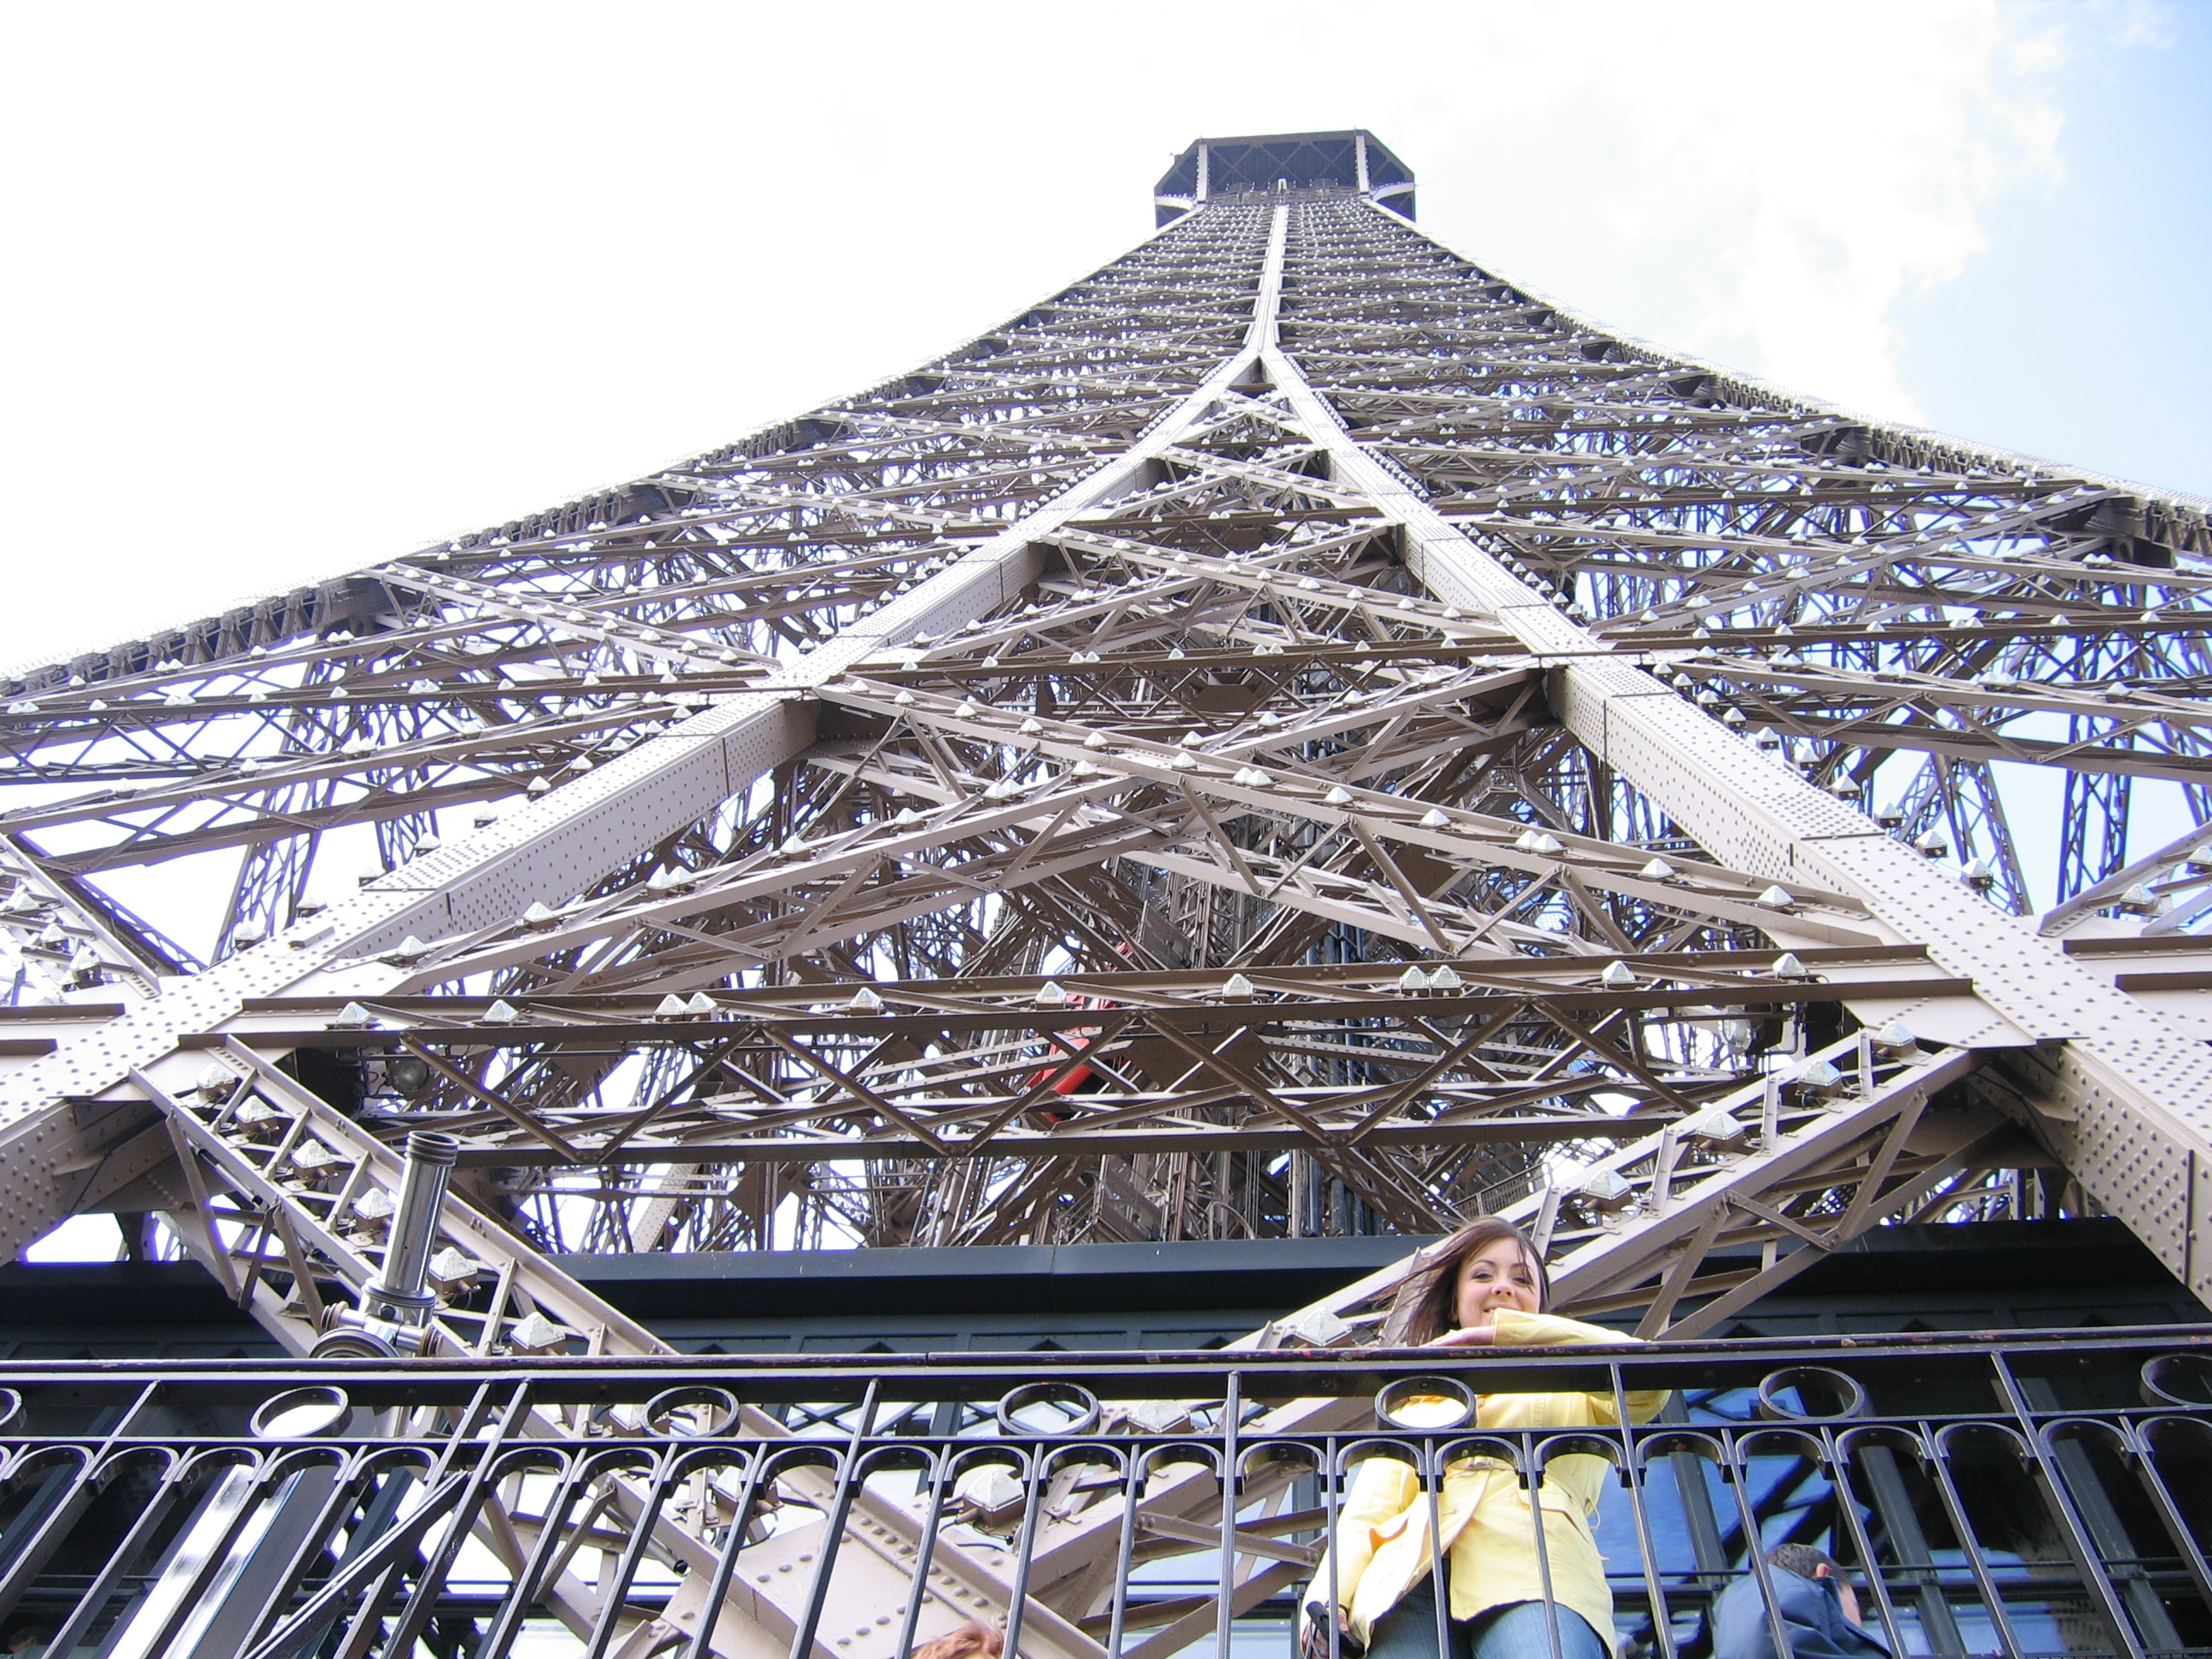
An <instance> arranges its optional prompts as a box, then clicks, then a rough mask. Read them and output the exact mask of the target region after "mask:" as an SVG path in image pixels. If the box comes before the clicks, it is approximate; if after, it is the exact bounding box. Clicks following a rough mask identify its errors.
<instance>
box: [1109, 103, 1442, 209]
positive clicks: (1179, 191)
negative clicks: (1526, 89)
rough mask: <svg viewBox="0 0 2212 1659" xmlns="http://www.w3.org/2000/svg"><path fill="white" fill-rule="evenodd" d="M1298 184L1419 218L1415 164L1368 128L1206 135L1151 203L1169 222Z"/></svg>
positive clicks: (1179, 162)
mask: <svg viewBox="0 0 2212 1659" xmlns="http://www.w3.org/2000/svg"><path fill="white" fill-rule="evenodd" d="M1299 190H1356V191H1359V192H1360V193H1361V194H1362V195H1364V196H1367V197H1370V198H1372V199H1373V200H1375V201H1376V202H1379V203H1381V204H1383V206H1385V207H1387V208H1389V210H1391V211H1392V212H1394V213H1395V214H1398V215H1399V216H1401V217H1403V218H1407V219H1411V218H1412V217H1413V171H1412V169H1410V168H1409V167H1407V165H1406V164H1405V163H1404V162H1403V161H1400V160H1399V159H1398V158H1397V157H1396V156H1395V155H1393V154H1391V152H1390V149H1389V146H1388V145H1387V144H1385V143H1383V141H1382V140H1381V139H1379V138H1377V137H1376V136H1375V135H1374V134H1373V133H1371V132H1369V131H1366V129H1364V127H1353V128H1350V129H1347V130H1346V131H1342V132H1277V133H1267V134H1263V135H1261V136H1259V137H1245V138H1200V139H1199V140H1198V141H1197V142H1196V143H1194V144H1192V145H1191V147H1190V148H1189V149H1186V150H1185V151H1183V153H1182V155H1178V156H1176V159H1175V162H1174V164H1173V165H1172V166H1170V167H1169V168H1168V170H1167V171H1166V172H1165V173H1163V174H1162V175H1161V176H1160V181H1159V183H1158V184H1157V185H1153V186H1152V205H1153V208H1154V210H1156V211H1157V213H1158V222H1159V223H1161V224H1163V225H1164V224H1167V223H1169V222H1170V221H1172V220H1176V219H1179V218H1181V217H1182V216H1183V215H1184V214H1186V213H1188V212H1189V211H1190V210H1192V209H1193V208H1194V207H1196V206H1197V205H1198V204H1200V203H1201V202H1210V201H1214V200H1218V198H1220V197H1234V196H1247V195H1250V194H1253V193H1255V192H1257V191H1299Z"/></svg>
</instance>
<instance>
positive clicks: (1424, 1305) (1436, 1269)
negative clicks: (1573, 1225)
mask: <svg viewBox="0 0 2212 1659" xmlns="http://www.w3.org/2000/svg"><path fill="white" fill-rule="evenodd" d="M1551 1297H1552V1286H1551V1281H1550V1280H1549V1279H1547V1278H1546V1277H1545V1275H1544V1261H1543V1258H1542V1257H1541V1256H1539V1255H1537V1254H1536V1252H1535V1250H1534V1249H1533V1248H1532V1247H1531V1246H1530V1244H1529V1243H1528V1240H1527V1239H1526V1238H1524V1237H1522V1233H1521V1230H1520V1229H1519V1228H1518V1227H1516V1226H1515V1225H1513V1224H1512V1223H1511V1222H1510V1221H1501V1220H1499V1219H1498V1218H1497V1217H1496V1216H1492V1215H1485V1216H1477V1217H1476V1218H1474V1220H1472V1221H1470V1222H1468V1224H1467V1225H1465V1226H1464V1227H1462V1228H1461V1229H1460V1230H1459V1231H1457V1232H1455V1233H1454V1234H1453V1235H1452V1236H1451V1237H1449V1238H1448V1239H1446V1240H1445V1241H1444V1242H1443V1243H1442V1244H1441V1245H1439V1246H1438V1247H1437V1249H1436V1252H1435V1254H1434V1255H1432V1256H1431V1258H1430V1260H1429V1262H1428V1264H1427V1265H1426V1266H1425V1267H1423V1269H1422V1270H1421V1271H1420V1272H1419V1273H1417V1274H1415V1275H1414V1276H1413V1278H1411V1279H1407V1281H1406V1284H1405V1285H1404V1286H1403V1287H1402V1288H1401V1290H1400V1291H1399V1292H1398V1304H1397V1308H1396V1310H1395V1314H1394V1317H1393V1318H1392V1319H1391V1321H1390V1323H1391V1325H1392V1326H1394V1327H1397V1330H1396V1332H1395V1334H1396V1335H1397V1338H1398V1340H1401V1341H1403V1342H1405V1343H1407V1345H1409V1346H1418V1345H1419V1344H1421V1343H1424V1342H1433V1341H1434V1340H1436V1339H1437V1338H1438V1337H1440V1336H1442V1335H1443V1334H1444V1333H1445V1332H1446V1331H1452V1330H1465V1329H1468V1328H1472V1327H1475V1326H1480V1325H1487V1324H1489V1323H1490V1322H1491V1320H1492V1318H1493V1317H1494V1316H1495V1315H1496V1314H1497V1311H1498V1309H1500V1308H1513V1309H1516V1310H1519V1311H1521V1312H1522V1313H1541V1312H1543V1311H1544V1309H1545V1307H1546V1305H1547V1304H1548V1303H1549V1302H1550V1301H1551Z"/></svg>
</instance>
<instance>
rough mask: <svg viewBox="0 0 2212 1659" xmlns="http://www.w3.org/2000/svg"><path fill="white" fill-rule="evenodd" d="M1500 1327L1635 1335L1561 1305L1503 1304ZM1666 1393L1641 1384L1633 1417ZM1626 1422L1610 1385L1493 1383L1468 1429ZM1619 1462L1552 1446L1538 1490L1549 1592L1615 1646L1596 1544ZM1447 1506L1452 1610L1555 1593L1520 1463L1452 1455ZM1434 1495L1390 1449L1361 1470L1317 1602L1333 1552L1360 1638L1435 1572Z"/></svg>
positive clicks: (1631, 1399)
mask: <svg viewBox="0 0 2212 1659" xmlns="http://www.w3.org/2000/svg"><path fill="white" fill-rule="evenodd" d="M1496 1329H1497V1340H1498V1344H1499V1345H1500V1346H1546V1345H1549V1344H1553V1343H1568V1342H1625V1341H1628V1340H1632V1339H1630V1338H1627V1337H1625V1336H1623V1335H1622V1334H1620V1332H1618V1331H1608V1330H1606V1329H1603V1328H1601V1327H1599V1326H1595V1325H1584V1324H1582V1323H1580V1322H1578V1321H1576V1320H1572V1319H1561V1318H1559V1316H1556V1315H1553V1314H1525V1313H1520V1312H1517V1311H1516V1310H1511V1309H1501V1310H1499V1311H1498V1316H1497V1327H1496ZM1472 1358H1474V1364H1477V1365H1480V1364H1481V1360H1480V1357H1479V1356H1473V1357H1472ZM1666 1401H1667V1395H1666V1391H1665V1390H1663V1389H1662V1390H1658V1391H1656V1392H1654V1391H1647V1392H1641V1393H1632V1394H1631V1395H1629V1396H1628V1415H1629V1419H1630V1421H1632V1422H1636V1423H1641V1422H1644V1421H1645V1420H1647V1419H1650V1418H1651V1417H1652V1416H1654V1415H1656V1413H1657V1412H1658V1410H1659V1407H1661V1406H1662V1405H1664V1404H1665V1403H1666ZM1618 1421H1619V1419H1618V1417H1617V1415H1616V1413H1615V1411H1614V1408H1613V1395H1611V1394H1610V1393H1606V1394H1486V1395H1482V1396H1481V1398H1480V1403H1479V1404H1478V1406H1477V1407H1476V1413H1475V1421H1474V1427H1473V1428H1472V1429H1469V1430H1468V1431H1465V1432H1469V1433H1472V1432H1474V1431H1476V1430H1481V1429H1497V1430H1507V1431H1510V1430H1516V1429H1539V1430H1546V1429H1548V1430H1565V1429H1580V1428H1591V1427H1599V1426H1612V1425H1615V1424H1617V1423H1618ZM1609 1473H1610V1471H1609V1468H1608V1466H1607V1462H1606V1460H1605V1459H1604V1458H1602V1457H1600V1456H1597V1455H1595V1454H1594V1453H1589V1452H1571V1453H1568V1454H1566V1455H1563V1456H1559V1457H1554V1458H1553V1460H1552V1461H1551V1462H1550V1463H1549V1464H1548V1465H1547V1467H1546V1468H1545V1471H1544V1480H1543V1485H1542V1486H1541V1489H1540V1490H1539V1493H1538V1497H1539V1499H1540V1501H1541V1504H1542V1506H1543V1512H1544V1550H1545V1554H1546V1555H1547V1557H1548V1558H1549V1559H1548V1562H1547V1564H1546V1565H1549V1567H1550V1569H1551V1582H1552V1595H1551V1598H1550V1599H1552V1600H1553V1601H1558V1602H1559V1603H1560V1604H1561V1605H1562V1606H1565V1607H1572V1608H1573V1609H1574V1610H1575V1611H1576V1612H1577V1613H1580V1614H1582V1616H1583V1618H1585V1619H1587V1620H1589V1625H1590V1628H1591V1629H1592V1630H1594V1631H1595V1632H1597V1634H1598V1637H1599V1638H1600V1639H1601V1640H1602V1641H1604V1642H1605V1643H1606V1644H1607V1647H1608V1648H1614V1647H1617V1645H1618V1643H1617V1640H1616V1638H1615V1636H1614V1633H1613V1592H1612V1591H1611V1590H1609V1589H1607V1588H1606V1582H1605V1561H1604V1558H1603V1557H1601V1556H1600V1555H1599V1554H1598V1553H1597V1544H1596V1541H1595V1538H1594V1537H1593V1535H1592V1532H1591V1528H1593V1526H1594V1525H1595V1522H1596V1519H1597V1505H1598V1498H1599V1496H1600V1495H1601V1493H1602V1492H1603V1491H1604V1489H1605V1481H1606V1480H1607V1476H1608V1474H1609ZM1437 1522H1438V1533H1439V1537H1440V1539H1441V1547H1443V1549H1445V1550H1447V1551H1449V1558H1448V1559H1449V1561H1450V1571H1449V1577H1448V1580H1447V1582H1448V1583H1449V1585H1450V1589H1451V1616H1452V1617H1453V1618H1454V1619H1472V1618H1474V1616H1475V1615H1476V1614H1477V1613H1484V1612H1486V1611H1487V1610H1488V1609H1490V1608H1492V1607H1504V1606H1506V1605H1508V1604H1510V1603H1511V1602H1515V1601H1543V1600H1545V1599H1546V1597H1545V1594H1544V1577H1543V1571H1542V1566H1541V1565H1540V1564H1539V1562H1538V1559H1537V1555H1536V1540H1535V1529H1534V1526H1533V1525H1532V1524H1531V1522H1530V1517H1529V1513H1528V1492H1525V1491H1523V1490H1522V1486H1521V1482H1520V1477H1519V1476H1518V1475H1517V1474H1515V1473H1514V1472H1513V1471H1512V1470H1511V1469H1510V1468H1506V1467H1505V1466H1504V1464H1503V1463H1501V1462H1497V1461H1495V1460H1492V1459H1490V1458H1480V1457H1468V1458H1462V1459H1459V1460H1458V1461H1456V1462H1453V1463H1452V1464H1451V1465H1450V1466H1449V1468H1446V1469H1445V1471H1444V1478H1443V1489H1442V1490H1441V1491H1440V1492H1438V1493H1437ZM1428 1532H1429V1500H1428V1497H1427V1494H1425V1492H1422V1491H1421V1486H1420V1480H1419V1477H1418V1476H1416V1475H1415V1474H1414V1473H1413V1469H1412V1468H1411V1467H1410V1466H1408V1465H1407V1464H1405V1463H1401V1462H1399V1461H1398V1460H1397V1459H1395V1458H1392V1457H1370V1458H1369V1459H1367V1461H1366V1462H1364V1463H1362V1464H1360V1465H1359V1468H1358V1474H1355V1475H1354V1476H1353V1477H1352V1489H1351V1491H1350V1492H1347V1493H1346V1496H1345V1500H1344V1506H1343V1508H1342V1510H1340V1512H1339V1516H1338V1522H1337V1530H1336V1536H1335V1538H1334V1540H1333V1541H1331V1545H1330V1549H1329V1553H1328V1555H1324V1556H1323V1557H1322V1562H1321V1565H1320V1568H1319V1570H1318V1571H1316V1573H1315V1574H1314V1580H1313V1584H1312V1587H1311V1588H1310V1589H1309V1590H1308V1591H1307V1601H1309V1603H1310V1604H1311V1605H1313V1606H1315V1607H1321V1606H1322V1605H1324V1604H1325V1603H1326V1602H1327V1601H1328V1585H1329V1572H1330V1570H1331V1558H1332V1557H1333V1558H1334V1571H1335V1573H1336V1593H1337V1599H1338V1601H1340V1603H1341V1605H1342V1607H1343V1609H1344V1618H1345V1627H1346V1630H1348V1631H1349V1632H1351V1633H1352V1636H1353V1637H1354V1638H1356V1639H1357V1640H1358V1641H1359V1642H1361V1643H1365V1642H1368V1641H1370V1640H1371V1639H1372V1637H1373V1633H1374V1628H1375V1621H1376V1620H1378V1619H1380V1618H1381V1617H1382V1616H1383V1614H1384V1613H1388V1612H1389V1610H1390V1609H1391V1608H1392V1607H1395V1606H1396V1605H1397V1604H1398V1599H1399V1598H1400V1597H1401V1596H1402V1595H1405V1593H1406V1592H1407V1589H1411V1588H1412V1587H1413V1584H1415V1583H1418V1582H1419V1580H1420V1579H1422V1578H1423V1577H1425V1576H1426V1575H1427V1574H1428V1571H1429V1541H1428Z"/></svg>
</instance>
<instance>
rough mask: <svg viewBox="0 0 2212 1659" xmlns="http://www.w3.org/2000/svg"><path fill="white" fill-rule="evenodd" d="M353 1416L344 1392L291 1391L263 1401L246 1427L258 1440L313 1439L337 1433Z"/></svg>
mask: <svg viewBox="0 0 2212 1659" xmlns="http://www.w3.org/2000/svg"><path fill="white" fill-rule="evenodd" d="M352 1416H353V1401H350V1400H349V1399H347V1398H346V1391H345V1390H344V1389H332V1388H324V1387H317V1388H312V1389H287V1390H286V1391H285V1392H284V1393H283V1394H280V1395H277V1396H276V1398H275V1399H274V1400H264V1401H262V1402H261V1407H260V1409H259V1410H258V1411H256V1412H255V1413H253V1416H252V1419H250V1420H249V1422H248V1424H247V1427H248V1428H249V1429H250V1430H251V1431H252V1435H253V1437H254V1438H255V1439H256V1440H312V1439H313V1438H314V1437H316V1436H317V1435H319V1434H332V1433H335V1432H337V1431H338V1430H339V1429H342V1428H343V1427H344V1426H345V1425H346V1422H347V1420H348V1419H350V1418H351V1417H352Z"/></svg>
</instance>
